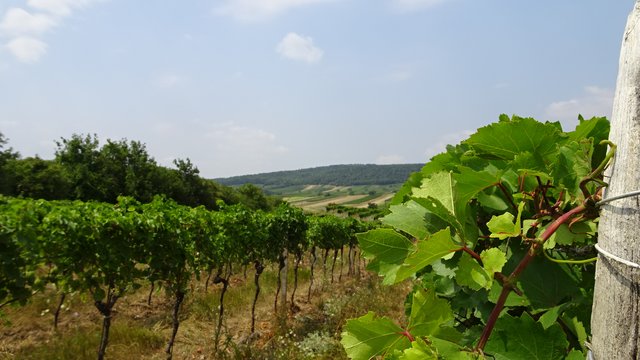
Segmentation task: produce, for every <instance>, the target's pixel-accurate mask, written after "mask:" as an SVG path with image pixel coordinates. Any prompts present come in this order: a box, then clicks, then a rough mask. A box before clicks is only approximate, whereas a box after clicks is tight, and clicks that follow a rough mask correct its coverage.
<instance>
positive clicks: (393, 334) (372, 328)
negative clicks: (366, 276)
mask: <svg viewBox="0 0 640 360" xmlns="http://www.w3.org/2000/svg"><path fill="white" fill-rule="evenodd" d="M403 331H404V330H403V329H402V328H401V327H399V326H398V325H396V324H395V323H394V322H393V321H391V320H390V319H388V318H386V317H379V318H376V317H375V316H374V314H373V313H372V312H369V313H367V314H366V315H364V316H362V317H359V318H357V319H351V320H347V324H346V325H345V327H344V332H343V333H342V339H341V340H340V342H341V343H342V346H343V347H344V350H345V351H346V353H347V356H349V358H351V359H356V360H359V359H363V360H365V359H371V358H372V357H374V356H378V355H384V354H386V353H390V352H392V351H394V350H396V349H397V350H403V349H406V348H408V347H409V346H411V343H410V341H409V339H408V337H406V336H404V335H402V332H403Z"/></svg>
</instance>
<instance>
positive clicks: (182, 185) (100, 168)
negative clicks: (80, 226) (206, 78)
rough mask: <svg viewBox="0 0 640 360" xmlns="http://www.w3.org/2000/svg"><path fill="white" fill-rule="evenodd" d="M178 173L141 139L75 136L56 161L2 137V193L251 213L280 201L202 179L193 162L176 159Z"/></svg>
mask: <svg viewBox="0 0 640 360" xmlns="http://www.w3.org/2000/svg"><path fill="white" fill-rule="evenodd" d="M173 164H174V166H175V169H172V168H167V167H164V166H160V165H158V164H157V163H156V161H155V160H154V158H153V157H152V156H151V155H150V154H149V153H148V151H147V149H146V146H145V144H144V143H141V142H139V141H128V140H126V139H122V140H111V139H107V141H106V143H104V144H102V145H101V144H100V141H99V139H98V137H97V135H79V134H74V135H72V136H71V137H70V138H68V139H65V138H62V139H60V140H59V141H57V142H56V151H55V157H54V159H52V160H45V159H41V158H40V157H38V156H35V157H26V158H23V157H21V156H20V154H19V153H18V152H17V151H14V150H13V148H11V147H8V139H7V138H6V137H4V135H3V134H2V133H0V194H3V195H6V196H19V197H28V198H36V199H45V200H63V199H66V200H82V201H89V200H95V201H102V202H108V203H115V202H116V201H117V198H118V196H130V197H133V198H135V199H136V200H138V201H141V202H149V201H151V200H152V199H153V197H154V196H155V195H164V196H166V197H168V198H171V199H173V200H175V201H176V202H177V203H179V204H182V205H187V206H199V205H203V206H204V207H206V208H207V209H210V210H215V209H217V208H218V200H222V201H223V202H224V203H225V204H239V203H242V204H244V205H246V206H248V207H249V208H251V209H262V210H268V209H272V208H274V207H275V206H277V205H278V203H279V200H278V199H276V198H272V197H268V196H265V194H264V193H263V192H262V190H260V189H259V188H258V187H256V186H253V185H251V184H245V185H243V186H240V187H237V188H232V187H229V186H225V185H221V184H219V183H216V182H214V181H212V180H209V179H204V178H202V177H201V176H200V171H199V170H198V168H197V167H196V165H194V164H193V163H192V162H191V160H189V159H188V158H187V159H176V160H174V161H173Z"/></svg>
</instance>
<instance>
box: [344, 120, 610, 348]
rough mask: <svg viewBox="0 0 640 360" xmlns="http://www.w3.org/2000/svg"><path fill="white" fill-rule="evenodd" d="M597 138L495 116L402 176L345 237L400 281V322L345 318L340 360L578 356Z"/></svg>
mask: <svg viewBox="0 0 640 360" xmlns="http://www.w3.org/2000/svg"><path fill="white" fill-rule="evenodd" d="M608 131H609V123H608V121H607V120H606V119H604V118H592V119H590V120H585V119H583V118H580V122H579V124H578V126H577V127H576V129H575V130H574V131H571V132H564V131H562V128H561V126H560V125H559V123H549V122H547V123H540V122H537V121H535V120H533V119H530V118H520V117H517V116H514V117H512V118H509V117H507V116H505V115H502V116H501V117H500V121H499V122H498V123H494V124H491V125H489V126H486V127H483V128H480V129H478V131H477V132H476V133H475V134H473V135H471V136H470V137H469V138H468V139H467V140H465V141H463V142H462V143H461V144H459V145H457V146H449V147H448V148H447V151H446V152H445V153H442V154H440V155H437V156H435V157H434V158H432V159H431V161H430V162H428V163H427V164H425V166H424V167H423V169H422V170H421V171H420V172H419V173H417V174H414V175H412V176H411V177H410V178H409V179H408V181H407V182H406V183H405V185H404V186H403V188H402V189H401V191H399V192H398V193H397V194H396V197H395V198H394V200H393V204H392V206H391V207H390V213H389V214H388V215H386V216H385V217H384V218H383V219H382V222H383V224H385V225H386V226H387V228H381V229H375V230H371V231H368V232H366V233H364V234H361V235H359V243H360V247H361V249H362V251H363V254H364V255H365V257H366V258H367V259H369V260H370V264H369V269H371V270H374V271H376V272H378V273H379V274H380V275H381V276H382V277H383V283H386V284H393V283H397V282H400V281H403V280H406V279H414V286H415V288H414V291H413V292H412V294H410V296H409V298H408V299H407V302H408V304H409V308H408V309H409V310H408V314H407V320H406V322H404V325H402V323H400V324H399V323H396V322H395V321H392V320H391V319H388V318H384V317H382V318H380V317H376V316H375V314H373V313H368V314H366V315H364V316H363V317H361V318H358V319H352V320H349V321H348V322H347V325H346V326H345V329H344V332H343V334H342V335H343V336H342V344H343V346H344V348H345V351H346V352H347V354H348V355H349V357H351V358H353V359H369V358H372V357H376V356H380V357H384V358H393V359H414V358H426V359H440V358H442V359H483V358H495V359H565V358H567V359H578V358H581V359H584V358H585V356H586V346H585V342H586V340H587V334H588V333H589V318H590V311H591V298H592V292H593V272H594V266H593V262H592V261H579V260H580V259H583V258H587V257H593V256H594V254H595V250H594V249H593V245H594V244H595V241H596V238H597V218H598V208H597V206H596V203H597V201H598V200H599V199H600V196H601V190H602V187H604V186H606V184H605V182H604V181H603V179H602V172H603V170H604V169H605V167H606V166H607V165H608V164H609V162H610V160H611V158H612V155H613V152H614V151H615V150H614V149H615V146H612V145H613V144H611V143H610V142H608V141H607V140H606V139H607V137H608ZM607 145H609V146H610V147H611V151H609V152H607ZM543 254H544V255H543ZM584 255H588V256H584ZM549 258H551V259H558V260H555V261H551V260H549ZM575 259H578V260H575Z"/></svg>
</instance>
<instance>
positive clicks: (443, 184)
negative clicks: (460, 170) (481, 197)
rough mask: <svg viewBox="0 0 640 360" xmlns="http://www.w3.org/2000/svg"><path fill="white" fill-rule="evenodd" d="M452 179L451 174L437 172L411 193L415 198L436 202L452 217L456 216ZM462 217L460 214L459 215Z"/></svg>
mask: <svg viewBox="0 0 640 360" xmlns="http://www.w3.org/2000/svg"><path fill="white" fill-rule="evenodd" d="M453 186H454V179H453V175H452V174H451V172H444V171H443V172H438V173H435V174H433V175H431V177H428V178H426V179H424V180H423V181H422V185H421V186H420V188H418V189H415V190H414V191H413V195H414V196H415V197H420V198H429V197H431V198H434V199H436V200H438V201H439V202H440V203H441V204H442V205H443V206H444V207H445V209H447V210H448V211H449V213H451V214H452V215H453V216H458V214H457V213H456V206H455V201H456V199H455V193H454V188H453ZM460 215H462V214H460Z"/></svg>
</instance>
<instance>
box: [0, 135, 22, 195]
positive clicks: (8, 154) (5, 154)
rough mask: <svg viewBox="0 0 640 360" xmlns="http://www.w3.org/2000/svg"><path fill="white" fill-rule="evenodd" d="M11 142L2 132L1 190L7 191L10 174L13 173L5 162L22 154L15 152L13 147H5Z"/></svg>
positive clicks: (0, 158)
mask: <svg viewBox="0 0 640 360" xmlns="http://www.w3.org/2000/svg"><path fill="white" fill-rule="evenodd" d="M8 142H9V140H8V139H7V138H5V137H4V135H3V134H2V133H0V192H2V193H7V189H6V188H5V186H6V184H7V181H8V176H9V175H10V174H11V173H10V172H9V171H7V170H6V169H5V168H4V167H5V164H6V163H7V162H8V161H9V160H14V159H17V158H19V156H20V154H18V153H17V152H13V149H12V148H5V145H6V144H7V143H8Z"/></svg>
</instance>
